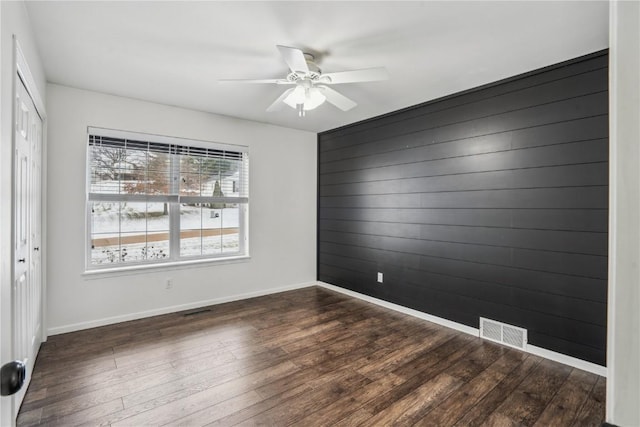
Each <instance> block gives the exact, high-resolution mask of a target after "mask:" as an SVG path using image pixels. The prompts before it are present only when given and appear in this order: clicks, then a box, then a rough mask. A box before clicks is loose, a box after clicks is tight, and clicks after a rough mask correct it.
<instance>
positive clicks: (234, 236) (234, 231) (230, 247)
mask: <svg viewBox="0 0 640 427" xmlns="http://www.w3.org/2000/svg"><path fill="white" fill-rule="evenodd" d="M220 216H221V218H222V233H223V238H222V251H223V252H238V251H239V250H240V234H239V230H240V229H239V223H240V221H239V218H240V207H239V205H238V204H231V203H227V207H226V208H225V209H223V210H222V214H221V215H220Z"/></svg>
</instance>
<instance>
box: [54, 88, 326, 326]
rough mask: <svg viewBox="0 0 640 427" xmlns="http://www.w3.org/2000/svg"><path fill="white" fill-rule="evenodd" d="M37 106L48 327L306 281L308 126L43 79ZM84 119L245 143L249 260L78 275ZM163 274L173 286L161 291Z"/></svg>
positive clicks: (311, 188) (311, 212) (312, 205)
mask: <svg viewBox="0 0 640 427" xmlns="http://www.w3.org/2000/svg"><path fill="white" fill-rule="evenodd" d="M159 90H161V89H159ZM47 114H48V116H49V127H48V144H49V148H48V174H47V180H48V221H47V224H48V246H47V248H46V250H47V251H48V254H49V258H48V263H47V274H48V288H49V291H48V304H47V309H48V325H49V332H50V333H60V332H66V331H70V330H75V329H81V328H86V327H90V326H95V325H99V324H105V323H113V322H115V321H121V320H125V319H129V318H134V317H140V316H143V315H149V314H153V313H160V312H166V311H171V310H174V309H175V308H177V307H181V308H186V307H194V306H200V305H205V304H207V303H208V302H213V301H221V300H227V299H230V298H235V297H237V296H243V295H247V294H260V293H267V292H271V291H273V290H276V289H279V288H284V287H292V286H299V285H306V284H310V283H311V282H314V281H315V279H316V266H315V262H316V231H315V228H316V170H317V165H316V154H317V148H316V135H315V134H314V133H311V132H304V131H298V130H292V129H287V128H282V127H277V126H272V125H266V124H262V123H257V122H251V121H246V120H240V119H234V118H231V117H226V116H218V115H214V114H208V113H203V112H197V111H191V110H185V109H181V108H176V107H170V106H166V105H160V104H154V103H149V102H143V101H138V100H134V99H128V98H122V97H117V96H111V95H105V94H100V93H96V92H90V91H85V90H79V89H74V88H69V87H65V86H59V85H53V84H49V85H48V86H47ZM87 126H96V127H105V128H111V129H121V130H127V131H135V132H145V133H152V134H158V135H168V136H177V137H185V138H192V139H198V140H208V141H217V142H222V143H229V144H242V145H248V146H250V187H249V191H250V205H249V222H250V226H249V239H250V242H249V244H250V254H251V259H250V260H248V261H243V262H238V263H229V264H222V265H211V264H208V265H198V266H191V267H189V268H180V269H172V270H159V271H158V270H153V271H144V272H142V274H118V275H112V276H107V277H105V276H100V277H97V278H96V277H95V276H90V275H83V271H84V259H85V197H86V195H85V191H86V189H85V174H86V169H85V168H86V164H85V163H86V162H85V156H86V145H87ZM169 277H170V278H172V279H173V288H172V289H170V290H166V289H165V280H166V278H169Z"/></svg>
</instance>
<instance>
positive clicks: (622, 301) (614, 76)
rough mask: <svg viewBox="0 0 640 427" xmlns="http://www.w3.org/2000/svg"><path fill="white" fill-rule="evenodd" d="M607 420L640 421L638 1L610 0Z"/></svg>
mask: <svg viewBox="0 0 640 427" xmlns="http://www.w3.org/2000/svg"><path fill="white" fill-rule="evenodd" d="M610 7H611V10H610V20H611V25H610V26H611V37H610V45H611V46H610V51H609V55H610V57H609V60H610V68H609V77H610V83H609V84H610V91H609V96H610V115H609V119H610V156H609V162H610V209H609V221H610V230H609V299H608V304H609V305H608V309H609V316H608V334H607V335H608V342H607V365H608V373H607V422H609V423H612V424H615V425H620V426H639V425H640V310H639V307H640V3H638V2H618V1H613V2H611V6H610Z"/></svg>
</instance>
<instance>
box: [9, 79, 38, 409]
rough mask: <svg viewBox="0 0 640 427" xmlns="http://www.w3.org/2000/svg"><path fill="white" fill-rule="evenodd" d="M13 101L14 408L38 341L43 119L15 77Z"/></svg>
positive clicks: (36, 349)
mask: <svg viewBox="0 0 640 427" xmlns="http://www.w3.org/2000/svg"><path fill="white" fill-rule="evenodd" d="M15 101H16V115H15V125H16V127H15V150H16V151H15V163H14V183H15V184H14V206H15V215H14V242H15V248H14V276H13V277H14V279H13V321H14V335H13V337H14V349H15V350H14V358H15V359H16V360H21V361H22V362H23V363H24V364H25V365H26V367H27V377H26V382H25V384H24V386H23V387H22V389H21V390H20V391H19V392H18V393H17V394H16V395H15V398H14V407H15V413H16V414H17V413H18V410H19V409H20V405H21V404H22V400H23V398H24V395H25V392H26V390H27V387H28V385H29V381H30V380H31V373H32V371H33V365H34V362H35V358H36V356H37V353H38V350H39V348H40V344H41V341H42V339H41V336H42V335H41V331H40V329H41V327H42V326H41V325H42V321H41V318H42V315H41V313H42V288H41V287H42V281H41V266H40V259H41V257H40V240H41V236H40V232H41V218H42V215H41V190H40V189H41V181H40V179H41V151H42V120H41V119H40V116H39V115H38V112H37V111H36V108H35V105H34V103H33V100H32V99H31V97H30V96H29V93H28V92H27V90H26V88H25V86H24V84H23V83H22V80H20V78H19V77H18V78H16V100H15Z"/></svg>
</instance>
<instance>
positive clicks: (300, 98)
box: [284, 85, 327, 111]
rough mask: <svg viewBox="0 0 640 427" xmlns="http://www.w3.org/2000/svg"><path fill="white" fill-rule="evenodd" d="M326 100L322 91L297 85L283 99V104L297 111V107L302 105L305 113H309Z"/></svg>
mask: <svg viewBox="0 0 640 427" xmlns="http://www.w3.org/2000/svg"><path fill="white" fill-rule="evenodd" d="M326 99H327V98H326V97H325V96H324V94H323V93H322V91H321V90H320V89H318V88H317V87H310V88H305V87H304V86H302V85H298V86H297V87H296V88H295V89H294V90H293V92H291V93H290V94H289V95H288V96H287V97H286V98H285V99H284V102H285V103H286V104H287V105H288V106H289V107H291V108H294V109H298V108H299V107H298V106H299V105H302V108H303V109H304V110H305V111H309V110H313V109H314V108H317V107H319V106H320V105H322V103H323V102H324V101H325V100H326Z"/></svg>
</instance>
